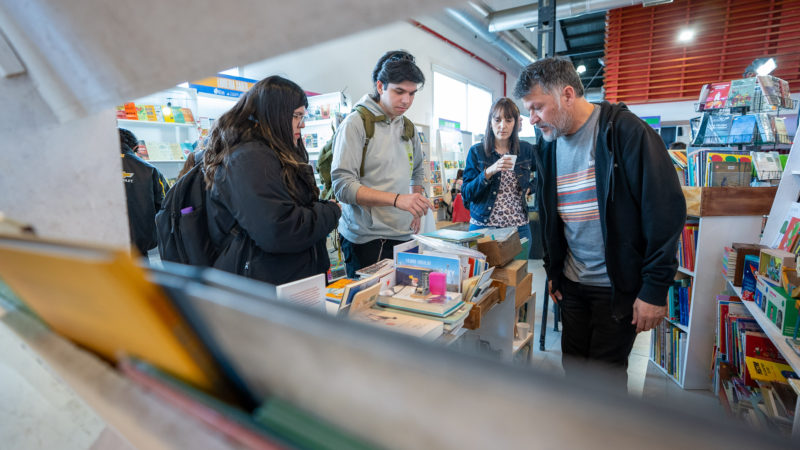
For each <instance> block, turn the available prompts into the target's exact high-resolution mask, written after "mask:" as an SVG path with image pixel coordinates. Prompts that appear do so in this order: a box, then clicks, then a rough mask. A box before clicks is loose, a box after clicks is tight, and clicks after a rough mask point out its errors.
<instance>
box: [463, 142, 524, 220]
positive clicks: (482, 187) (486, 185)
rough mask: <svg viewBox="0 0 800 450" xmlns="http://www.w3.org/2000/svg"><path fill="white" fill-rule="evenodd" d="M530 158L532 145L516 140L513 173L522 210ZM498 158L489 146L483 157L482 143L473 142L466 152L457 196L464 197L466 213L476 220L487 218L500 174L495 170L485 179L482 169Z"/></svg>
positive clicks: (495, 197) (492, 205) (492, 204)
mask: <svg viewBox="0 0 800 450" xmlns="http://www.w3.org/2000/svg"><path fill="white" fill-rule="evenodd" d="M532 158H533V146H532V145H531V144H529V143H527V142H523V141H520V143H519V155H517V162H516V164H515V165H514V174H515V175H516V176H517V181H518V182H519V186H520V188H522V196H521V198H520V202H522V211H524V212H527V211H528V203H527V202H526V201H525V193H526V192H528V187H529V186H531V182H530V179H531V164H532V162H533V161H532ZM498 159H500V155H499V154H498V153H497V152H496V151H494V150H492V153H491V156H490V157H489V158H487V157H486V153H484V151H483V143H482V142H480V143H478V144H475V145H473V146H472V147H471V148H470V149H469V154H468V155H467V167H466V169H464V176H463V180H464V181H463V184H462V186H461V196H462V197H463V199H464V206H465V207H467V208H469V214H470V216H471V217H472V218H473V219H475V220H478V221H480V222H486V221H488V220H489V216H491V214H492V208H493V207H494V201H495V200H496V199H497V191H498V190H499V188H500V174H499V173H498V174H495V175H494V176H492V178H491V179H489V180H487V179H486V177H485V176H484V175H483V171H484V170H486V168H488V167H489V166H491V165H492V164H494V163H495V161H497V160H498Z"/></svg>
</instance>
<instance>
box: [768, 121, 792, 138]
mask: <svg viewBox="0 0 800 450" xmlns="http://www.w3.org/2000/svg"><path fill="white" fill-rule="evenodd" d="M772 127H773V128H774V129H775V142H777V143H778V144H791V143H792V137H791V136H789V131H788V130H787V129H786V119H785V118H784V117H781V116H776V117H772Z"/></svg>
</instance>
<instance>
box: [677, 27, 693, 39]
mask: <svg viewBox="0 0 800 450" xmlns="http://www.w3.org/2000/svg"><path fill="white" fill-rule="evenodd" d="M692 39H694V30H692V29H691V28H684V29H683V30H681V32H680V33H679V34H678V40H679V41H681V42H689V41H691V40H692Z"/></svg>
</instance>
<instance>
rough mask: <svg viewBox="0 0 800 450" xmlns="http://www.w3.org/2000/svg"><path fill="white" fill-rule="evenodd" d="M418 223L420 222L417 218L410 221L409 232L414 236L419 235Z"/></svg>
mask: <svg viewBox="0 0 800 450" xmlns="http://www.w3.org/2000/svg"><path fill="white" fill-rule="evenodd" d="M420 222H421V221H420V218H419V217H414V220H412V221H411V231H413V232H414V234H417V233H419V224H420Z"/></svg>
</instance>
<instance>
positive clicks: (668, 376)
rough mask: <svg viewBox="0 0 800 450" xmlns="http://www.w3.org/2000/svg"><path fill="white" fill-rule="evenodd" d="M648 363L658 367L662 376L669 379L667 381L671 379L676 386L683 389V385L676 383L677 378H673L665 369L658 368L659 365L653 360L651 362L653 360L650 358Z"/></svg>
mask: <svg viewBox="0 0 800 450" xmlns="http://www.w3.org/2000/svg"><path fill="white" fill-rule="evenodd" d="M650 362H652V363H653V365H654V366H656V367H658V369H659V370H661V371H662V372H664V375H666V376H667V378H669V379H671V380H672V381H674V382H675V383H676V384H677V385H678V386H681V387H683V385H682V384H681V382H680V381H678V379H677V378H675V377H674V376H672V374H670V373H669V372H667V369H665V368H663V367H661V366H660V365H659V364H658V363H657V362H655V360H653V358H652V357H651V358H650Z"/></svg>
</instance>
